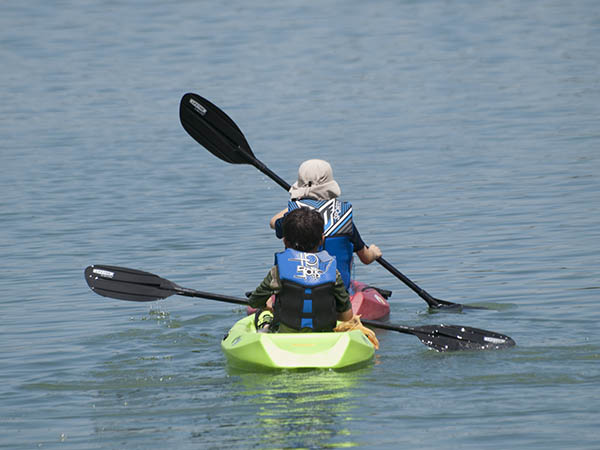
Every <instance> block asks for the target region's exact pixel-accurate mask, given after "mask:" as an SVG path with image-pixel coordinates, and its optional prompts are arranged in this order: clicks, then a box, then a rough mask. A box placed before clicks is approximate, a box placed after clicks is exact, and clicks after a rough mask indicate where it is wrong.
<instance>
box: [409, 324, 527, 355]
mask: <svg viewBox="0 0 600 450" xmlns="http://www.w3.org/2000/svg"><path fill="white" fill-rule="evenodd" d="M412 331H413V334H414V335H415V336H417V337H418V338H419V339H420V340H421V342H423V344H425V345H427V346H428V347H431V348H433V349H435V350H437V351H439V352H452V351H457V350H499V349H503V348H508V347H513V346H514V345H515V341H514V340H513V339H512V338H510V337H508V336H505V335H503V334H499V333H496V332H494V331H488V330H482V329H479V328H471V327H464V326H461V325H444V324H442V325H425V326H422V327H413V328H412Z"/></svg>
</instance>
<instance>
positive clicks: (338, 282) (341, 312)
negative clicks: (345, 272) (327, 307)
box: [333, 270, 354, 322]
mask: <svg viewBox="0 0 600 450" xmlns="http://www.w3.org/2000/svg"><path fill="white" fill-rule="evenodd" d="M333 296H334V297H335V310H336V311H337V320H340V321H342V322H345V321H347V320H350V319H352V316H353V315H354V314H353V313H352V303H350V294H348V291H347V290H346V286H345V285H344V280H343V279H342V276H341V275H340V272H339V270H338V271H337V274H336V278H335V286H334V287H333Z"/></svg>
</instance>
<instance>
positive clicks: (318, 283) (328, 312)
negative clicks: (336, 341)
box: [273, 248, 337, 331]
mask: <svg viewBox="0 0 600 450" xmlns="http://www.w3.org/2000/svg"><path fill="white" fill-rule="evenodd" d="M275 264H276V265H277V269H278V271H279V278H280V280H281V284H282V288H281V292H280V293H279V294H278V295H277V297H276V298H275V305H274V308H273V309H274V312H275V321H276V322H280V323H283V324H284V325H286V326H288V327H290V328H293V329H295V330H300V329H302V328H310V329H311V330H313V331H331V330H333V328H335V325H336V320H337V311H336V308H335V306H336V305H335V297H334V294H333V289H334V286H335V280H336V262H335V258H333V257H332V256H331V255H329V254H328V253H327V252H325V251H320V252H319V253H305V252H301V251H298V250H294V249H291V248H288V249H286V250H285V251H283V252H280V253H276V254H275Z"/></svg>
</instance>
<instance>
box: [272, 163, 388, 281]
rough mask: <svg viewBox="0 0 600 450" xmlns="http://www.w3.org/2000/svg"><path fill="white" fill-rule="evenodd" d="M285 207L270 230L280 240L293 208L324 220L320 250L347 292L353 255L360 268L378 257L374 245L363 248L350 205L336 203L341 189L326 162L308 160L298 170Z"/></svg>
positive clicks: (377, 249) (275, 217)
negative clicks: (334, 265)
mask: <svg viewBox="0 0 600 450" xmlns="http://www.w3.org/2000/svg"><path fill="white" fill-rule="evenodd" d="M289 192H290V200H289V202H288V207H287V208H285V209H284V210H282V211H280V212H279V213H277V214H275V215H274V216H273V218H272V219H271V221H270V223H269V224H270V226H271V228H273V229H274V230H275V234H276V235H277V237H278V238H281V237H282V222H283V218H284V217H285V216H286V214H289V212H290V211H293V210H295V209H296V208H301V207H304V208H311V209H314V210H316V211H318V212H319V213H320V214H321V216H323V217H324V236H325V241H324V244H323V248H324V249H325V250H327V252H328V253H329V254H330V255H332V256H335V258H336V260H337V265H338V270H339V271H340V273H341V274H342V278H343V280H344V284H345V285H346V288H347V289H351V274H352V266H353V257H352V256H353V254H354V253H356V254H357V255H358V259H360V261H361V262H362V263H363V264H371V263H372V262H373V261H375V260H376V259H377V258H379V257H380V256H381V250H380V249H379V247H377V246H376V245H375V244H371V245H366V244H365V242H364V241H363V240H362V238H361V237H360V234H359V232H358V229H357V228H356V225H355V224H354V221H353V218H352V216H353V214H352V205H351V204H350V203H349V202H344V201H341V200H339V199H338V197H339V196H340V195H341V189H340V186H339V185H338V183H337V182H336V181H335V180H334V179H333V170H332V169H331V165H330V164H329V163H328V162H327V161H323V160H321V159H309V160H308V161H304V162H303V163H302V164H301V165H300V168H299V169H298V181H296V182H295V183H294V184H293V185H292V187H291V188H290V190H289Z"/></svg>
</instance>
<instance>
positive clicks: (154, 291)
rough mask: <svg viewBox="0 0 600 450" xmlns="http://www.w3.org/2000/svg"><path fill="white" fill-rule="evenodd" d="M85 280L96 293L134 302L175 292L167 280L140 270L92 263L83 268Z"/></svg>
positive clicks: (166, 295) (148, 300)
mask: <svg viewBox="0 0 600 450" xmlns="http://www.w3.org/2000/svg"><path fill="white" fill-rule="evenodd" d="M84 273H85V281H86V282H87V284H88V286H89V287H90V289H91V290H92V291H94V292H95V293H96V294H98V295H102V296H104V297H110V298H118V299H120V300H130V301H134V302H150V301H153V300H159V299H162V298H167V297H169V296H170V295H173V294H175V293H176V291H175V285H174V284H173V283H171V282H170V281H169V280H165V279H164V278H160V277H159V276H157V275H154V274H151V273H148V272H142V271H141V270H135V269H127V268H125V267H116V266H101V265H93V266H88V267H87V268H86V269H85V272H84Z"/></svg>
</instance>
